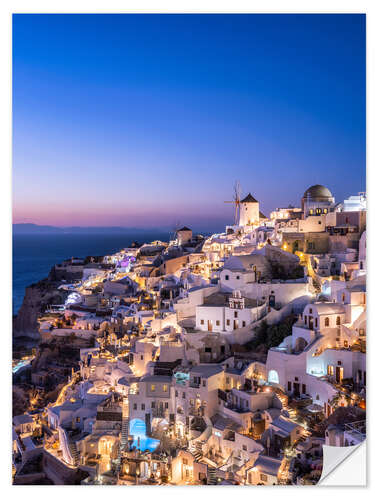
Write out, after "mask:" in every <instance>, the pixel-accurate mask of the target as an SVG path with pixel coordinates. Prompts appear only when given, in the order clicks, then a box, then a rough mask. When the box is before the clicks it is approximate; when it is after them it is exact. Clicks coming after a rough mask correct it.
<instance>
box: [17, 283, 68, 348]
mask: <svg viewBox="0 0 375 500" xmlns="http://www.w3.org/2000/svg"><path fill="white" fill-rule="evenodd" d="M65 296H66V292H64V291H61V290H57V286H56V282H53V281H50V280H49V279H48V278H47V279H44V280H42V281H39V282H38V283H36V284H34V285H31V286H29V287H27V288H26V293H25V297H24V299H23V302H22V305H21V307H20V309H19V311H18V314H17V316H16V317H15V318H14V320H13V337H30V338H33V339H39V332H38V321H37V320H38V316H39V315H40V314H41V313H43V312H44V311H45V309H46V307H47V306H48V305H51V304H61V303H63V302H64V299H65Z"/></svg>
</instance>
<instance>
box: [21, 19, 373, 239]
mask: <svg viewBox="0 0 375 500" xmlns="http://www.w3.org/2000/svg"><path fill="white" fill-rule="evenodd" d="M365 60H366V54H365V16H363V15H286V14H283V15H270V14H267V15H130V14H129V15H109V14H106V15H99V14H94V15H88V14H86V15H61V14H57V15H56V14H55V15H36V14H31V15H19V14H17V15H14V17H13V186H14V188H13V191H14V210H13V211H14V221H15V222H35V223H39V224H54V225H100V226H101V225H126V226H142V227H153V226H171V225H173V224H175V223H176V222H177V221H178V222H180V223H182V224H188V225H192V226H193V228H194V227H196V228H197V229H201V230H202V229H209V228H212V229H213V230H217V229H219V228H221V227H222V226H223V225H224V224H226V223H231V222H232V219H233V210H232V208H231V206H230V205H227V204H224V203H223V201H224V200H228V199H231V197H232V195H233V184H234V182H235V181H236V180H239V181H240V183H241V186H242V192H243V195H244V196H245V195H246V194H247V192H249V191H250V192H251V193H252V194H253V195H254V196H255V197H256V198H257V199H258V200H259V201H260V203H261V209H262V210H263V211H264V212H266V213H268V212H269V211H270V210H272V209H273V208H274V207H276V206H286V205H288V204H289V203H296V204H299V203H300V198H301V196H302V194H303V192H304V191H305V189H306V188H307V187H308V186H310V185H312V184H316V183H319V184H324V185H326V186H327V187H329V188H330V189H331V191H332V192H333V194H334V196H335V197H336V199H337V200H338V201H339V200H341V199H343V198H344V197H347V196H349V195H350V194H356V193H357V192H358V191H362V190H365V182H366V181H365V168H366V167H365V161H366V142H365V140H366V129H365V125H366V114H365V113H366V102H365V78H366V74H365V71H366V68H365Z"/></svg>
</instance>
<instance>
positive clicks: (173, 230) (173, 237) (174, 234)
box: [170, 220, 181, 240]
mask: <svg viewBox="0 0 375 500" xmlns="http://www.w3.org/2000/svg"><path fill="white" fill-rule="evenodd" d="M180 225H181V224H180V221H179V220H176V222H175V223H174V225H172V228H171V233H170V239H171V240H176V239H177V231H178V229H179V227H180Z"/></svg>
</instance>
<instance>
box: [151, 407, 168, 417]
mask: <svg viewBox="0 0 375 500" xmlns="http://www.w3.org/2000/svg"><path fill="white" fill-rule="evenodd" d="M152 416H153V417H154V418H167V417H168V409H164V408H153V409H152Z"/></svg>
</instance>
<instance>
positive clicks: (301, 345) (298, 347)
mask: <svg viewBox="0 0 375 500" xmlns="http://www.w3.org/2000/svg"><path fill="white" fill-rule="evenodd" d="M306 346H307V342H306V340H305V339H304V338H303V337H298V339H297V340H296V342H295V344H294V350H295V352H302V351H303V350H304V349H305V347H306Z"/></svg>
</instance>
